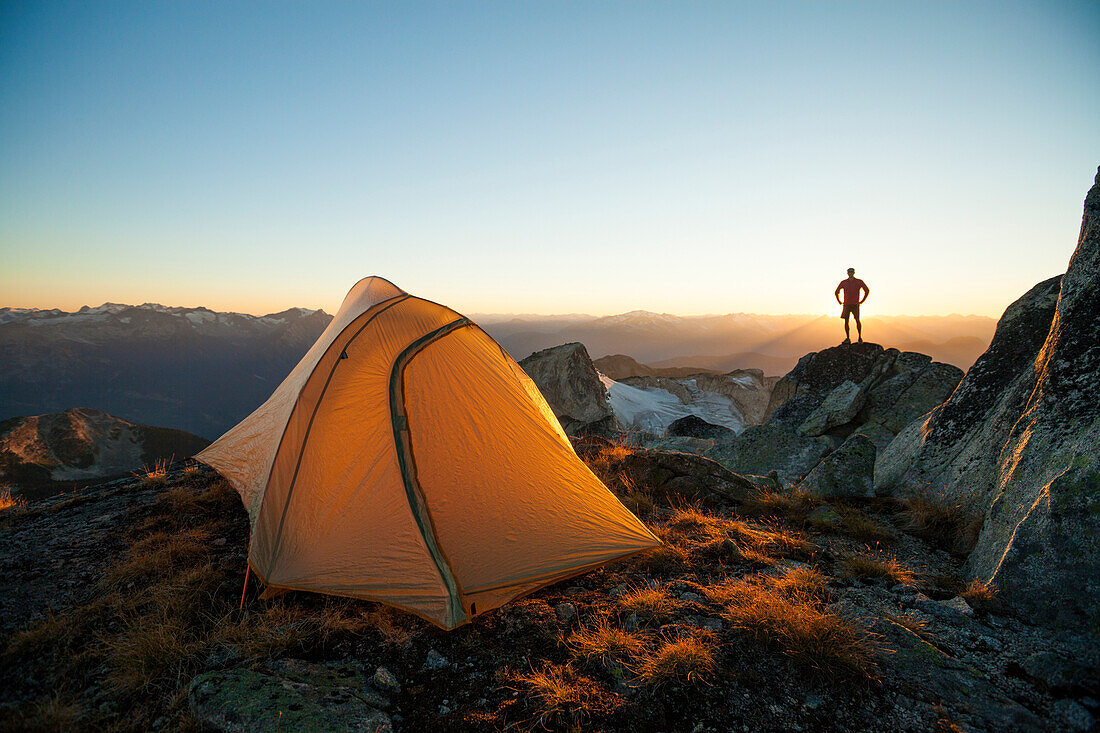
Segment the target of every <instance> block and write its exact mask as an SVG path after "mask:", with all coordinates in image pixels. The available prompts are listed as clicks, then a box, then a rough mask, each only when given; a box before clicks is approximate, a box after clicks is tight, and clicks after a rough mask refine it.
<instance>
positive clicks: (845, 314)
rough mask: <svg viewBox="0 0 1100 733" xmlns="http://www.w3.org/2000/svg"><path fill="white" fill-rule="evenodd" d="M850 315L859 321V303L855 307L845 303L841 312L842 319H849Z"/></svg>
mask: <svg viewBox="0 0 1100 733" xmlns="http://www.w3.org/2000/svg"><path fill="white" fill-rule="evenodd" d="M849 313H851V314H852V315H853V316H855V317H856V320H859V303H856V304H855V305H848V304H847V303H845V304H844V307H843V308H842V309H841V311H840V317H841V318H847V317H848V314H849Z"/></svg>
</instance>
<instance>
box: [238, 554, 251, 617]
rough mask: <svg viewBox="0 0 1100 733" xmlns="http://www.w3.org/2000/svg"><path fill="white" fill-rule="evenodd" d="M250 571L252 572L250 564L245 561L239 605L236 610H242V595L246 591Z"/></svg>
mask: <svg viewBox="0 0 1100 733" xmlns="http://www.w3.org/2000/svg"><path fill="white" fill-rule="evenodd" d="M250 572H252V565H251V564H247V563H246V564H245V566H244V587H243V588H241V607H240V608H238V609H237V610H238V611H243V610H244V596H245V593H248V574H249V573H250Z"/></svg>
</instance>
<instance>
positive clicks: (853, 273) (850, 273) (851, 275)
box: [848, 267, 856, 277]
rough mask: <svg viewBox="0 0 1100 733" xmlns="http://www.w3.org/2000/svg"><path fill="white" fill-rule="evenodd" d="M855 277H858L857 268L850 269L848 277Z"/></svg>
mask: <svg viewBox="0 0 1100 733" xmlns="http://www.w3.org/2000/svg"><path fill="white" fill-rule="evenodd" d="M855 276H856V268H854V267H849V268H848V277H855Z"/></svg>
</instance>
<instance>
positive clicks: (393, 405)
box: [390, 317, 471, 623]
mask: <svg viewBox="0 0 1100 733" xmlns="http://www.w3.org/2000/svg"><path fill="white" fill-rule="evenodd" d="M470 325H471V322H470V319H469V318H465V317H461V318H458V319H456V320H454V321H451V322H450V323H448V324H446V325H445V326H441V327H439V328H437V329H435V330H434V331H432V332H430V333H427V334H425V335H423V336H421V337H420V338H418V339H417V340H416V341H414V342H412V343H411V344H409V345H408V346H407V347H405V350H404V351H402V352H401V354H400V355H399V356H398V357H397V358H396V359H395V360H394V362H393V366H392V367H391V370H390V420H391V422H392V424H393V441H394V449H395V450H396V451H397V463H398V466H399V467H400V469H401V479H402V481H403V483H404V484H405V498H406V500H407V501H408V502H409V510H410V511H411V512H412V515H413V519H414V520H415V521H416V526H417V528H418V529H419V530H420V535H421V537H422V538H423V539H424V544H425V546H426V547H427V549H428V554H429V555H430V556H431V558H432V562H434V563H435V566H436V570H438V571H439V577H440V580H442V581H443V585H444V587H445V588H446V589H447V596H448V600H449V601H450V604H449V605H450V609H449V610H450V612H451V614H452V615H454V617H455V619H454V620H455V621H456V622H458V623H462V622H463V621H465V620H467V616H466V610H465V609H464V608H463V607H462V600H461V591H460V590H459V588H458V581H457V580H456V579H455V577H454V571H453V570H452V569H451V567H450V564H449V563H448V562H447V558H446V557H445V556H444V554H443V550H442V548H441V547H440V546H439V541H438V539H437V538H436V536H435V526H434V524H433V522H432V518H431V515H430V513H429V512H428V505H427V501H426V500H425V499H424V496H423V491H422V490H421V488H420V482H419V481H418V480H417V478H416V460H415V458H414V457H413V452H412V435H411V433H410V431H409V423H408V409H407V407H406V405H405V390H404V386H403V384H402V380H403V378H404V374H405V368H406V367H407V366H408V363H409V361H411V360H412V358H413V357H414V356H416V355H417V354H418V353H420V352H421V351H422V350H423V349H424V347H426V346H428V345H429V344H431V343H432V342H434V341H438V340H439V339H441V338H443V337H444V336H446V335H447V334H449V333H452V332H454V331H457V330H458V329H460V328H463V327H467V326H470ZM399 406H400V409H401V411H400V413H399V412H398V407H399ZM399 418H400V419H399ZM402 433H404V436H405V437H404V439H402Z"/></svg>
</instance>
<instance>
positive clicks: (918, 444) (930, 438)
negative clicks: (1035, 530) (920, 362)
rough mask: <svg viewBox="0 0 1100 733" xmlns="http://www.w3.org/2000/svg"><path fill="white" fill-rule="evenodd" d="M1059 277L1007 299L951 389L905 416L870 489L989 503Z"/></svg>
mask: <svg viewBox="0 0 1100 733" xmlns="http://www.w3.org/2000/svg"><path fill="white" fill-rule="evenodd" d="M1061 282H1062V276H1061V275H1059V276H1057V277H1052V278H1050V279H1049V280H1044V281H1043V282H1041V283H1039V284H1038V285H1036V286H1035V287H1033V288H1031V290H1029V291H1028V292H1027V293H1025V294H1024V295H1023V296H1021V297H1020V298H1019V299H1018V300H1016V301H1015V302H1014V303H1012V305H1010V306H1009V307H1008V308H1007V309H1006V310H1005V312H1004V315H1002V316H1001V319H1000V321H998V322H997V331H996V333H995V334H994V336H993V341H992V342H991V343H990V345H989V349H988V350H987V351H986V352H985V353H984V354H982V355H981V356H980V357H979V358H978V360H977V361H976V362H975V363H974V366H972V367H971V368H970V371H968V372H967V373H966V376H965V377H964V378H963V380H962V382H960V383H959V386H958V389H956V390H955V391H954V393H952V394H951V396H950V398H949V399H948V400H947V401H946V402H944V403H943V404H942V405H940V406H939V407H937V408H936V409H934V410H933V411H932V412H931V413H929V414H928V415H927V416H925V417H922V418H921V419H918V420H915V421H914V422H911V423H910V424H909V425H908V426H907V427H905V428H904V429H903V430H902V431H901V432H900V433H899V434H898V437H897V438H896V439H895V440H894V441H893V442H892V443H890V444H889V446H888V447H887V448H886V449H885V450H883V451H880V453H879V457H878V460H877V462H876V463H875V493H877V494H878V495H880V496H905V495H911V494H924V493H926V492H928V491H934V492H936V493H939V494H941V495H943V496H945V497H947V498H949V499H950V500H952V501H953V502H956V503H960V504H963V505H967V506H971V507H973V509H974V510H975V511H977V512H984V511H985V510H986V509H988V507H989V504H990V503H991V502H992V501H993V489H994V486H995V481H994V474H995V472H996V470H997V466H998V463H999V456H1000V453H1001V448H1002V447H1004V444H1005V441H1006V440H1007V439H1008V435H1009V432H1010V431H1011V429H1012V426H1013V425H1014V424H1015V423H1016V421H1017V420H1018V419H1019V417H1020V414H1021V413H1022V412H1023V410H1024V406H1025V405H1026V403H1027V400H1028V397H1030V396H1031V393H1032V391H1033V390H1034V388H1035V382H1036V379H1037V375H1036V372H1035V359H1036V357H1037V356H1038V355H1039V351H1040V349H1042V348H1043V343H1044V342H1045V341H1046V337H1047V333H1048V332H1049V331H1050V324H1051V321H1052V319H1053V318H1054V308H1055V306H1056V305H1057V303H1058V291H1059V289H1060V287H1061Z"/></svg>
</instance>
